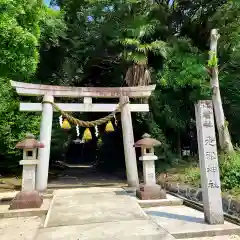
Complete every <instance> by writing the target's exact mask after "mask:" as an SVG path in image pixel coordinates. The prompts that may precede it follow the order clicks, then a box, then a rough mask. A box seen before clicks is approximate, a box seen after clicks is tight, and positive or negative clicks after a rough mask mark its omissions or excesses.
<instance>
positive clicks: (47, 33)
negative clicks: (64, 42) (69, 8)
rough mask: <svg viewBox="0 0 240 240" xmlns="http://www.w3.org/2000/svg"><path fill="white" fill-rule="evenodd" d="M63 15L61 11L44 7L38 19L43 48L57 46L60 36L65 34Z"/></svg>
mask: <svg viewBox="0 0 240 240" xmlns="http://www.w3.org/2000/svg"><path fill="white" fill-rule="evenodd" d="M63 17H64V14H63V12H61V11H58V10H53V9H51V8H48V7H46V6H45V7H44V11H43V14H42V18H41V20H40V29H41V38H40V41H41V44H42V45H43V46H42V47H44V49H45V50H46V49H49V48H50V47H58V46H59V45H60V38H63V37H64V36H65V30H66V25H65V22H64V19H63Z"/></svg>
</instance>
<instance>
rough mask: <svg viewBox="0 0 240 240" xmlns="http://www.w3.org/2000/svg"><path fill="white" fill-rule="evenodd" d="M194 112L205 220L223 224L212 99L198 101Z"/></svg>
mask: <svg viewBox="0 0 240 240" xmlns="http://www.w3.org/2000/svg"><path fill="white" fill-rule="evenodd" d="M195 113H196V125H197V136H198V154H199V161H200V170H201V185H202V190H203V208H204V217H205V221H206V222H207V223H209V224H223V223H224V215H223V207H222V196H221V184H220V173H219V167H218V153H217V143H216V135H215V126H214V116H213V105H212V101H211V100H206V101H199V103H198V104H196V105H195Z"/></svg>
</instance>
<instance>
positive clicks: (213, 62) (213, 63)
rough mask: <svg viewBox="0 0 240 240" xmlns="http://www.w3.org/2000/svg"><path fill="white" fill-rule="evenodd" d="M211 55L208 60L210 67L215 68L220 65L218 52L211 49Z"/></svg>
mask: <svg viewBox="0 0 240 240" xmlns="http://www.w3.org/2000/svg"><path fill="white" fill-rule="evenodd" d="M209 55H210V59H209V60H208V67H210V68H214V67H216V66H217V65H218V58H217V54H216V53H215V52H213V51H210V52H209Z"/></svg>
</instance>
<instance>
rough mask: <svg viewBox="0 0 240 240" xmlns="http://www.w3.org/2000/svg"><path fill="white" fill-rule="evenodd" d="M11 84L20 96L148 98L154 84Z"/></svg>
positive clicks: (12, 82)
mask: <svg viewBox="0 0 240 240" xmlns="http://www.w3.org/2000/svg"><path fill="white" fill-rule="evenodd" d="M11 85H12V87H13V88H15V89H16V91H17V93H18V94H19V95H21V96H44V95H51V96H53V97H70V98H78V97H96V98H118V97H121V96H128V97H129V98H148V97H149V96H150V95H151V93H152V91H154V89H155V88H156V85H149V86H136V87H68V86H54V85H43V84H32V83H23V82H15V81H11Z"/></svg>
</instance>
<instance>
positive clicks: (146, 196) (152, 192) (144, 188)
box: [136, 184, 167, 200]
mask: <svg viewBox="0 0 240 240" xmlns="http://www.w3.org/2000/svg"><path fill="white" fill-rule="evenodd" d="M136 195H137V197H138V198H139V199H141V200H152V199H166V198H167V196H166V191H165V190H163V189H162V188H161V186H160V185H157V184H155V185H140V188H139V189H138V190H137V192H136Z"/></svg>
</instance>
